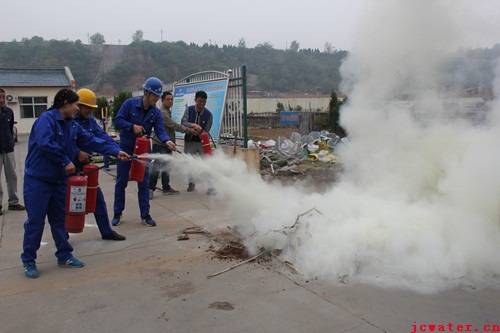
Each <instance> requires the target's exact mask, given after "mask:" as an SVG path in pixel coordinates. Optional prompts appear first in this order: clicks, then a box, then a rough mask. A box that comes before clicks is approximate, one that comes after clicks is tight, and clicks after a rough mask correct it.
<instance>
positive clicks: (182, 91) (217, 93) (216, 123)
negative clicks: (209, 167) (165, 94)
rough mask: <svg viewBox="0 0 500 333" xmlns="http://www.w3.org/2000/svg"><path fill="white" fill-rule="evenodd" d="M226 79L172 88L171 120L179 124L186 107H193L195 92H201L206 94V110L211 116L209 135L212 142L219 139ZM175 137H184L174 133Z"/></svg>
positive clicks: (224, 102)
mask: <svg viewBox="0 0 500 333" xmlns="http://www.w3.org/2000/svg"><path fill="white" fill-rule="evenodd" d="M227 83H228V80H227V79H223V80H217V81H211V82H204V83H193V84H185V85H179V86H175V87H174V105H173V106H172V118H173V119H174V120H175V121H176V122H177V123H179V124H180V123H181V120H182V116H183V115H184V111H185V110H186V108H187V107H188V106H191V105H194V95H195V94H196V92H197V91H200V90H203V91H204V92H206V93H207V95H208V99H207V105H205V108H207V109H208V110H209V111H210V112H211V113H212V115H213V117H214V118H213V125H212V129H211V130H210V135H212V138H214V140H218V139H219V134H220V127H221V123H222V114H223V112H224V107H225V104H226V93H227ZM176 137H184V134H183V133H176Z"/></svg>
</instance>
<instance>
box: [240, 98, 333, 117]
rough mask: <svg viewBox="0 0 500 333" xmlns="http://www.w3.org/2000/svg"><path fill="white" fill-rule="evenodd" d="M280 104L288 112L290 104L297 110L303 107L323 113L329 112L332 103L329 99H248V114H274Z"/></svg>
mask: <svg viewBox="0 0 500 333" xmlns="http://www.w3.org/2000/svg"><path fill="white" fill-rule="evenodd" d="M278 102H281V103H283V105H285V109H286V110H288V104H290V105H291V106H292V108H295V107H296V106H297V105H300V106H302V109H303V110H305V111H306V110H307V111H308V110H309V108H310V109H311V110H312V111H316V110H318V109H320V110H321V111H326V110H328V103H329V102H330V98H329V97H291V98H288V97H274V98H248V99H247V110H248V113H250V112H254V113H262V112H274V111H276V104H278Z"/></svg>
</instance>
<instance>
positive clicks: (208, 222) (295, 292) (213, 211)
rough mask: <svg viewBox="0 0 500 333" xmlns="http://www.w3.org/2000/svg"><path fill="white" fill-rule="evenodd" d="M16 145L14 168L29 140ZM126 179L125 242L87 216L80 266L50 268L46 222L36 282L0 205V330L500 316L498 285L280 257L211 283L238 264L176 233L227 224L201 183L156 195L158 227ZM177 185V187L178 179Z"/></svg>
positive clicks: (369, 330)
mask: <svg viewBox="0 0 500 333" xmlns="http://www.w3.org/2000/svg"><path fill="white" fill-rule="evenodd" d="M20 141H21V142H20V143H19V145H18V147H17V154H18V155H19V156H18V160H19V165H18V167H19V171H20V170H21V169H22V160H23V157H22V156H24V154H25V152H26V138H25V137H21V138H20ZM19 174H20V175H22V173H21V172H20V173H19ZM100 180H101V186H102V188H103V190H104V193H105V196H106V198H108V203H109V205H111V204H112V194H113V179H112V177H110V176H109V175H106V174H102V173H101V175H100ZM131 185H132V186H129V188H128V190H127V210H126V211H125V214H124V224H123V225H121V226H120V227H118V228H117V230H118V231H119V232H120V233H122V234H124V235H126V236H127V240H126V241H124V242H110V241H103V240H101V239H100V237H99V232H98V230H97V228H96V227H95V224H94V221H93V217H88V218H87V221H88V222H87V223H88V225H87V226H86V228H85V230H84V232H83V233H82V234H76V235H71V243H72V245H73V246H74V248H75V252H74V253H75V255H76V256H77V257H79V258H81V259H83V260H84V261H85V262H86V266H85V267H84V268H82V269H63V268H58V267H57V266H56V264H55V257H54V255H53V253H54V245H53V241H52V239H51V235H50V232H48V230H47V229H46V232H45V235H44V239H43V242H44V243H43V244H44V245H43V246H42V248H41V249H40V251H39V261H38V262H39V269H40V272H41V276H40V278H38V279H36V280H29V279H26V278H25V277H24V275H23V273H22V269H21V263H20V260H19V255H20V248H21V239H22V235H23V228H22V224H23V222H24V220H25V217H26V216H25V213H24V212H9V211H7V213H6V214H5V215H4V216H3V219H2V224H1V243H0V332H15V333H17V332H32V331H36V332H190V333H192V332H353V333H376V332H391V333H392V332H394V333H401V332H402V333H407V332H414V331H415V330H414V328H413V327H412V324H413V323H414V322H417V323H418V324H419V325H420V324H433V323H436V324H446V325H447V324H448V323H452V324H454V325H458V324H464V325H465V324H471V325H474V326H472V331H475V330H474V329H475V328H478V331H479V332H483V325H485V324H492V323H495V322H496V323H499V322H500V305H499V301H498V300H499V299H500V291H499V290H473V289H472V288H463V289H456V290H451V291H447V292H442V293H439V294H433V295H423V294H417V293H413V292H409V291H404V290H392V289H384V288H378V287H373V286H369V285H360V284H357V285H350V284H340V283H336V282H329V281H321V280H315V281H306V280H304V279H303V278H302V277H301V276H300V275H296V274H293V273H292V272H290V271H288V270H287V269H286V268H285V267H281V266H280V265H279V264H278V263H261V264H257V263H251V264H247V265H243V266H241V267H239V268H237V269H235V270H232V271H230V272H228V273H225V274H223V275H220V276H218V277H215V278H212V279H207V275H208V274H211V273H214V272H218V271H220V270H222V269H224V268H227V267H229V266H231V265H232V264H234V262H227V261H220V260H219V259H215V258H214V256H213V253H212V252H211V251H210V246H211V245H215V246H217V244H216V243H214V239H213V237H209V236H206V235H193V236H191V239H190V240H188V241H183V242H179V241H177V235H178V233H179V231H180V230H182V229H183V228H186V227H190V226H193V225H200V226H202V227H204V228H206V229H207V230H209V231H211V232H213V233H214V234H216V233H218V231H220V230H225V229H226V228H227V226H231V221H232V219H233V214H232V213H231V210H230V209H228V208H227V207H226V206H225V205H224V204H223V203H221V202H219V201H216V200H214V199H213V198H210V197H207V196H205V195H204V194H203V192H202V191H200V192H197V193H194V194H188V193H186V192H185V191H183V192H182V193H181V194H180V195H178V196H174V197H157V198H155V199H154V200H153V202H152V215H153V217H155V218H156V219H157V222H158V224H159V225H158V227H156V228H147V227H145V226H143V225H141V224H139V223H138V219H137V216H138V208H137V204H136V188H135V186H133V185H134V184H131ZM174 185H175V186H176V187H178V188H179V189H183V190H185V189H184V186H185V185H184V184H183V182H182V181H179V180H177V181H175V182H174ZM19 188H20V189H21V188H22V186H21V184H20V186H19ZM4 201H6V199H4ZM108 208H111V207H108ZM464 327H465V326H464ZM423 328H426V327H423ZM428 331H430V330H427V332H428ZM453 331H454V332H457V331H458V330H457V329H456V326H455V328H454V330H453ZM464 331H465V330H464ZM417 332H420V330H417Z"/></svg>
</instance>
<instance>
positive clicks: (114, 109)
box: [111, 91, 132, 130]
mask: <svg viewBox="0 0 500 333" xmlns="http://www.w3.org/2000/svg"><path fill="white" fill-rule="evenodd" d="M129 98H132V92H130V91H121V92H120V93H119V94H118V95H116V96H115V98H114V99H113V105H112V106H111V121H112V122H113V124H114V122H115V117H116V114H117V113H118V111H119V110H120V108H121V107H122V104H123V103H124V102H125V101H126V100H127V99H129ZM115 129H116V130H119V128H116V127H115Z"/></svg>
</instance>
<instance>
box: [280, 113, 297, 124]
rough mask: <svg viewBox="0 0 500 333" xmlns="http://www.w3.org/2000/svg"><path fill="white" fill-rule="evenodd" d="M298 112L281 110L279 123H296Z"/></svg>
mask: <svg viewBox="0 0 500 333" xmlns="http://www.w3.org/2000/svg"><path fill="white" fill-rule="evenodd" d="M299 120H300V113H299V112H297V111H281V112H280V125H298V124H299Z"/></svg>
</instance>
